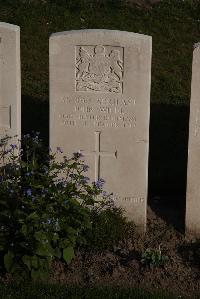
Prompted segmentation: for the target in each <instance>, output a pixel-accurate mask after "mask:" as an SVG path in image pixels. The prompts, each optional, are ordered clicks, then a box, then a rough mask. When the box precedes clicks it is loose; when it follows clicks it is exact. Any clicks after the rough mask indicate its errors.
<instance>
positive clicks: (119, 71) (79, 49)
mask: <svg viewBox="0 0 200 299" xmlns="http://www.w3.org/2000/svg"><path fill="white" fill-rule="evenodd" d="M123 73H124V49H123V48H122V47H114V46H101V45H97V46H76V91H95V92H112V93H122V92H123Z"/></svg>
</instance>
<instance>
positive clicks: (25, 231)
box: [21, 224, 27, 236]
mask: <svg viewBox="0 0 200 299" xmlns="http://www.w3.org/2000/svg"><path fill="white" fill-rule="evenodd" d="M21 231H22V234H23V235H24V236H26V235H27V225H26V224H24V225H22V228H21Z"/></svg>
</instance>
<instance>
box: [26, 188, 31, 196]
mask: <svg viewBox="0 0 200 299" xmlns="http://www.w3.org/2000/svg"><path fill="white" fill-rule="evenodd" d="M26 195H27V196H31V195H32V190H31V189H30V188H29V189H27V190H26Z"/></svg>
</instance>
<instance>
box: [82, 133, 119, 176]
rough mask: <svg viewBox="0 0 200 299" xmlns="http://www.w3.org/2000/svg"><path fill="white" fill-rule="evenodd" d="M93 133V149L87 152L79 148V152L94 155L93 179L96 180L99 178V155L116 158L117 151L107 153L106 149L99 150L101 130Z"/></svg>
mask: <svg viewBox="0 0 200 299" xmlns="http://www.w3.org/2000/svg"><path fill="white" fill-rule="evenodd" d="M94 133H95V150H94V151H92V152H87V151H84V150H80V152H81V153H83V155H84V156H92V155H93V156H94V157H95V181H97V180H98V179H99V178H100V159H101V157H111V158H117V151H115V152H114V153H109V152H106V151H101V145H100V144H101V139H100V136H101V132H98V131H96V132H94Z"/></svg>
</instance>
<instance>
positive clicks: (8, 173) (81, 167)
mask: <svg viewBox="0 0 200 299" xmlns="http://www.w3.org/2000/svg"><path fill="white" fill-rule="evenodd" d="M9 142H10V141H9V138H4V139H2V140H1V142H0V146H1V147H0V148H1V151H0V161H4V163H3V164H2V165H1V166H0V256H1V264H3V265H4V268H5V270H6V271H7V272H10V273H14V274H20V275H21V276H22V275H23V274H24V275H27V274H30V275H31V277H32V278H33V279H45V278H46V277H48V273H49V269H50V266H51V262H52V260H53V259H54V258H58V259H63V260H64V261H65V262H67V263H68V262H70V261H71V260H72V259H73V257H74V247H75V246H76V244H77V242H78V241H80V240H82V239H83V236H82V232H83V231H85V230H88V229H90V228H91V217H90V213H91V210H92V208H93V207H98V206H99V207H100V206H103V205H104V204H106V201H107V198H108V197H107V196H105V195H102V187H103V183H104V181H103V180H102V179H100V180H98V181H97V182H93V183H91V184H89V179H88V178H87V177H86V176H85V172H86V171H87V170H88V166H87V165H85V164H84V160H83V159H82V155H81V154H80V153H74V154H73V157H72V158H68V157H66V156H64V157H63V156H62V150H61V149H60V148H57V150H56V152H55V153H52V152H51V151H50V153H49V151H48V150H47V149H45V148H44V147H43V144H42V140H41V139H40V138H39V134H38V133H36V134H33V135H32V136H30V135H29V134H27V135H25V136H24V137H23V138H22V140H21V141H20V142H19V143H18V144H10V145H8V144H9ZM59 161H60V162H59ZM99 197H100V198H101V200H99V199H98V198H99Z"/></svg>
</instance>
